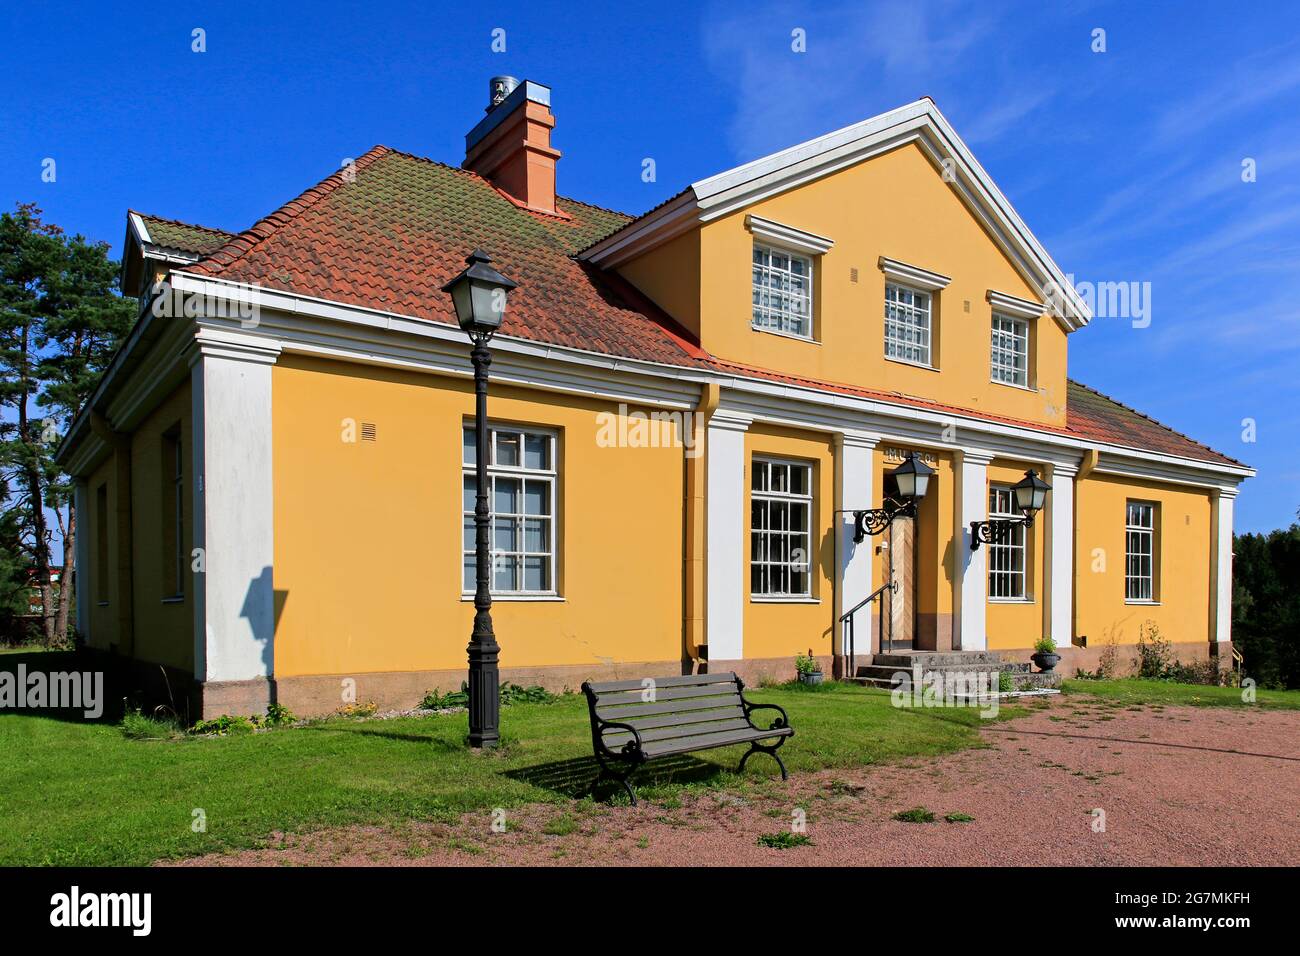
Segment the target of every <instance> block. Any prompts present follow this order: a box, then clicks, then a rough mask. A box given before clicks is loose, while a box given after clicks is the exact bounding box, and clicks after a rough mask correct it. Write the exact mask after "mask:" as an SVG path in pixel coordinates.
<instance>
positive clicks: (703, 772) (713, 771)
mask: <svg viewBox="0 0 1300 956" xmlns="http://www.w3.org/2000/svg"><path fill="white" fill-rule="evenodd" d="M722 773H723V768H722V767H719V766H718V765H717V764H713V763H708V762H707V761H704V760H697V759H696V758H694V757H691V756H689V755H687V754H682V755H680V756H676V757H663V758H661V759H659V760H655V761H654V762H652V763H649V764H646V765H644V766H643V767H642V768H641V769H640V770H638V771H637V772H636V773H635V774H634V775H633V777H632V780H631V783H632V786H633V787H635V788H637V789H638V790H639V789H641V788H643V787H658V786H663V785H665V784H674V783H701V782H705V781H709V780H713V779H715V778H717V777H718V776H720V775H721V774H722ZM502 776H505V777H509V778H510V779H511V780H515V781H518V782H520V783H526V784H529V785H531V786H534V787H538V788H540V789H542V790H550V791H551V792H552V793H558V794H560V795H562V796H565V797H569V798H571V799H574V800H579V799H581V798H583V797H585V796H587V794H588V793H590V792H591V788H592V784H594V783H595V782H596V780H597V778H598V777H599V776H600V765H599V764H598V763H596V758H594V757H574V758H572V759H569V760H554V761H551V762H549V763H541V764H535V765H534V766H531V767H519V768H517V769H515V770H506V771H504V772H503V773H502ZM610 787H611V782H610V781H609V780H608V779H606V780H605V781H602V783H601V786H600V789H599V790H598V795H604V794H606V793H607V792H608V791H609V790H610ZM612 787H613V789H614V790H615V791H618V792H621V789H620V788H619V787H618V785H617V784H612Z"/></svg>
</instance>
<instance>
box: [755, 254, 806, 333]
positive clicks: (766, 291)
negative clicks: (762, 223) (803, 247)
mask: <svg viewBox="0 0 1300 956" xmlns="http://www.w3.org/2000/svg"><path fill="white" fill-rule="evenodd" d="M812 268H813V267H812V260H811V259H809V258H806V257H805V256H800V255H796V254H795V253H793V252H785V251H784V250H781V249H774V248H772V247H771V246H765V245H762V244H760V243H757V242H756V243H754V328H756V329H763V330H765V331H769V332H784V333H785V334H787V335H798V336H800V337H802V338H811V337H812Z"/></svg>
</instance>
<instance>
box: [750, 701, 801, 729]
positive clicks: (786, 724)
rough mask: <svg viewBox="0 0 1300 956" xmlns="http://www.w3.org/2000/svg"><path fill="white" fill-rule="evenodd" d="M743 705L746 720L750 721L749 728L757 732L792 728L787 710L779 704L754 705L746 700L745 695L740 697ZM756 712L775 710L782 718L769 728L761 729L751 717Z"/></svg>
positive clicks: (773, 722)
mask: <svg viewBox="0 0 1300 956" xmlns="http://www.w3.org/2000/svg"><path fill="white" fill-rule="evenodd" d="M740 702H741V705H742V706H743V707H744V708H745V719H746V720H748V721H749V726H751V727H753V728H754V729H755V730H781V729H782V728H785V727H789V726H790V718H789V716H788V715H787V714H786V712H785V708H784V707H781V706H780V705H778V704H752V703H750V702H749V701H748V700H746V699H745V695H744V694H743V693H742V694H741V695H740ZM756 710H775V711H776V712H777V713H778V714H780V715H781V716H780V717H777V718H775V719H774V720H773V721H772V724H771V726H769V727H759V726H758V725H757V724H755V723H754V718H753V717H751V716H750V714H752V713H753V712H754V711H756Z"/></svg>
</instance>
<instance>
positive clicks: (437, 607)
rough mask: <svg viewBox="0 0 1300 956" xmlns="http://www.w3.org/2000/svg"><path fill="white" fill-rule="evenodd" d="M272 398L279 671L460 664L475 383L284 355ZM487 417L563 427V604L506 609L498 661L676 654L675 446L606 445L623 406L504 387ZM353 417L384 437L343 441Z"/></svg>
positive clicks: (678, 532) (468, 614)
mask: <svg viewBox="0 0 1300 956" xmlns="http://www.w3.org/2000/svg"><path fill="white" fill-rule="evenodd" d="M272 391H273V395H274V425H273V427H274V450H273V454H274V475H275V482H274V483H275V503H276V507H275V572H274V573H275V591H276V607H277V624H276V638H275V672H276V675H277V676H280V677H289V676H294V675H304V674H347V673H365V672H375V671H398V670H424V669H440V668H457V667H463V666H464V664H465V645H466V643H467V642H468V640H469V633H470V627H471V623H472V619H473V615H474V607H473V604H472V603H471V602H469V601H464V600H462V599H461V532H462V529H461V492H462V484H461V427H462V422H463V421H465V420H466V419H467V418H468V419H471V420H472V415H473V393H472V385H471V383H469V382H467V381H465V380H459V379H451V378H443V377H438V376H430V375H420V374H415V373H403V372H398V371H390V370H384V369H377V368H371V367H366V366H358V365H349V364H344V363H335V362H328V361H320V360H314V359H305V358H297V357H289V356H286V357H283V358H282V359H281V361H280V362H279V364H277V365H276V367H275V370H274V374H273V376H272ZM488 410H489V414H490V416H491V418H492V419H493V420H494V421H497V422H514V423H518V424H524V425H535V426H543V427H547V428H551V429H554V430H556V431H557V432H558V433H559V441H558V453H557V460H558V463H559V488H558V491H557V495H558V501H559V505H558V509H557V510H558V512H559V516H558V540H559V549H560V551H559V554H560V561H559V575H558V581H559V590H560V592H561V594H562V596H563V598H564V600H562V601H504V600H503V601H498V602H496V604H495V605H494V607H493V621H494V624H495V628H496V633H497V636H498V640H499V642H500V644H501V647H502V651H501V665H502V666H503V667H527V666H539V665H547V664H583V663H592V664H598V663H609V662H618V661H679V660H680V658H681V654H682V611H683V608H682V578H683V567H682V560H683V547H682V534H683V530H682V529H683V520H682V512H683V490H684V489H683V470H684V469H683V461H684V458H683V453H682V450H681V448H672V447H658V448H654V447H651V448H629V447H612V448H604V447H599V446H598V443H597V437H598V435H599V433H600V422H599V420H598V418H597V416H598V414H599V413H602V412H605V413H611V414H613V413H616V412H617V405H612V404H610V403H607V402H601V401H595V400H591V399H586V398H582V397H575V396H568V395H560V394H557V393H541V392H536V391H529V390H523V389H517V388H509V387H506V386H502V385H494V386H493V387H492V392H491V396H490V398H489V402H488ZM344 419H353V420H355V421H356V422H357V423H361V422H373V423H375V425H376V426H377V438H378V440H377V441H375V442H360V441H358V442H354V443H345V442H344V441H342V439H341V434H342V425H341V423H342V421H343V420H344ZM358 427H359V426H358Z"/></svg>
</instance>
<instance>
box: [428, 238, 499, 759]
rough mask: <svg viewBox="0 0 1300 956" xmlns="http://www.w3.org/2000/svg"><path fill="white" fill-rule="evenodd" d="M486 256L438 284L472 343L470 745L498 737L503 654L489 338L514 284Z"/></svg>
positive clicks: (474, 257) (473, 258)
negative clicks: (493, 527)
mask: <svg viewBox="0 0 1300 956" xmlns="http://www.w3.org/2000/svg"><path fill="white" fill-rule="evenodd" d="M491 261H492V260H491V259H489V258H488V256H487V254H486V253H485V252H483V251H482V250H480V249H475V250H474V251H473V252H471V253H470V254H469V256H468V257H467V258H466V259H465V262H466V263H468V266H469V267H468V268H467V269H466V270H465V271H464V272H462V273H461V274H460V275H458V276H456V278H454V279H452V280H451V281H450V282H448V283H447V284H446V285H445V286H443V287H442V291H443V292H449V293H451V301H452V304H453V305H454V306H455V307H456V320H457V321H458V322H460V327H461V328H462V329H464V330H465V331H466V332H467V333H468V334H469V338H470V341H471V342H473V343H474V347H473V349H471V350H470V353H469V356H470V360H471V361H472V362H473V363H474V438H475V443H474V447H475V453H474V477H475V482H476V487H475V492H476V497H475V499H474V630H473V632H472V633H471V634H470V638H469V647H467V648H466V651H467V652H468V654H469V745H470V746H471V747H495V746H496V744H497V740H498V739H499V737H500V723H501V697H500V693H501V692H500V690H499V688H498V686H497V684H498V679H497V678H498V674H497V657H498V655H499V654H500V652H501V648H500V646H499V645H498V644H497V639H496V635H495V634H493V633H492V585H491V580H492V579H491V574H492V561H491V555H490V554H489V551H490V542H489V534H488V525H489V516H490V512H489V510H488V480H487V466H488V452H489V450H488V424H487V391H488V366H489V365H491V364H492V355H491V353H490V352H489V351H488V347H487V344H488V340H489V339H491V338H492V335H493V333H494V332H496V330H497V329H499V328H500V327H501V319H502V318H503V317H504V316H505V312H506V297H507V296H508V295H509V294H510V290H511V289H513V288H515V285H516V283H514V282H511V281H510V280H509V279H507V278H506V277H505V276H503V275H502V274H501V273H499V272H497V271H496V269H493V268H492V267H491V266H490V265H488V263H489V262H491Z"/></svg>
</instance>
